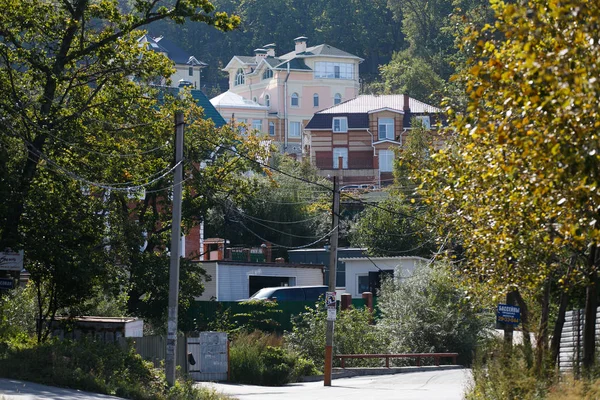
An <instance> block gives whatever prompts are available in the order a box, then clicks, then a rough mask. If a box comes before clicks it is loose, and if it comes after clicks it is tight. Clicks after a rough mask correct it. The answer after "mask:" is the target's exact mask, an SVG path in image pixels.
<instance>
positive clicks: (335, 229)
mask: <svg viewBox="0 0 600 400" xmlns="http://www.w3.org/2000/svg"><path fill="white" fill-rule="evenodd" d="M332 213H333V216H332V228H331V239H330V241H329V242H330V245H331V247H330V249H329V251H330V253H329V289H328V290H329V291H330V292H335V279H336V270H337V249H338V237H339V235H338V234H339V218H340V188H339V183H338V181H337V177H335V176H334V177H333V210H332ZM334 326H335V320H334V319H330V318H329V317H328V318H327V332H326V336H325V373H324V377H323V383H324V385H325V386H331V373H332V367H333V331H334Z"/></svg>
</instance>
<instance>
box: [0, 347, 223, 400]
mask: <svg viewBox="0 0 600 400" xmlns="http://www.w3.org/2000/svg"><path fill="white" fill-rule="evenodd" d="M0 376H2V377H6V378H13V379H21V380H26V381H31V382H37V383H42V384H46V385H51V386H62V387H70V388H73V389H80V390H85V391H90V392H97V393H104V394H109V395H116V396H120V397H125V398H131V399H139V400H146V399H153V400H167V399H168V400H205V399H206V400H215V399H226V398H227V397H223V396H220V395H217V394H216V393H215V392H214V391H211V390H207V389H196V388H193V387H192V383H191V382H187V381H184V380H179V381H178V382H177V384H176V385H174V386H173V387H172V388H168V387H167V383H166V379H165V376H164V373H163V371H161V370H158V369H155V368H152V363H150V362H147V361H144V360H143V359H142V358H141V356H140V355H138V354H137V353H136V352H135V350H134V349H133V348H129V349H127V350H123V349H122V348H121V347H119V346H118V345H116V344H111V343H102V342H95V341H80V342H72V341H67V340H65V341H57V340H55V341H50V342H47V343H43V344H40V345H31V346H30V347H27V348H15V347H7V348H5V349H4V351H3V352H2V353H1V354H0Z"/></svg>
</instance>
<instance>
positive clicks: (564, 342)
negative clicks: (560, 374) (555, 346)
mask: <svg viewBox="0 0 600 400" xmlns="http://www.w3.org/2000/svg"><path fill="white" fill-rule="evenodd" d="M599 311H600V307H598V309H597V310H596V341H598V339H600V315H599V313H598V312H599ZM584 320H585V317H584V313H583V310H573V311H567V312H566V314H565V325H564V326H563V329H562V334H561V337H560V350H559V355H558V367H559V369H560V370H561V371H571V370H573V369H574V368H578V367H580V366H581V360H582V358H583V325H584Z"/></svg>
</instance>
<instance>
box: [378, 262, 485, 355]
mask: <svg viewBox="0 0 600 400" xmlns="http://www.w3.org/2000/svg"><path fill="white" fill-rule="evenodd" d="M378 307H379V310H380V312H381V317H380V320H379V321H378V324H377V326H378V328H379V329H380V330H381V331H382V334H383V335H384V336H385V337H387V338H389V340H390V341H391V342H390V347H389V349H390V351H391V352H394V353H421V352H422V353H429V352H440V353H444V352H456V353H459V363H461V364H463V365H468V364H469V363H470V362H471V360H472V354H473V351H474V350H475V347H476V345H477V344H478V342H479V341H480V339H481V338H482V337H483V336H484V329H485V328H489V327H490V326H491V325H492V318H491V315H489V314H484V313H477V312H476V311H475V310H473V309H472V308H471V305H470V304H469V303H468V301H467V299H466V298H465V296H464V292H462V291H461V290H460V289H459V285H458V284H457V282H456V281H455V280H454V279H453V278H452V276H451V274H450V273H449V272H447V271H445V270H443V269H442V266H438V267H436V268H433V269H432V268H430V267H427V266H424V265H422V266H419V267H417V268H416V269H415V271H414V272H413V275H412V276H410V277H408V278H405V279H402V280H400V281H399V280H396V279H393V280H392V279H388V280H386V281H384V283H383V285H382V288H381V294H380V296H379V301H378Z"/></svg>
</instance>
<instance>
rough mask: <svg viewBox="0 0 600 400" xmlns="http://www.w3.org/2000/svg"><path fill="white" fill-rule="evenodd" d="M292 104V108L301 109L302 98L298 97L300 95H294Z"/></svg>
mask: <svg viewBox="0 0 600 400" xmlns="http://www.w3.org/2000/svg"><path fill="white" fill-rule="evenodd" d="M290 104H291V106H292V107H300V96H298V93H292V98H291V102H290Z"/></svg>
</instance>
